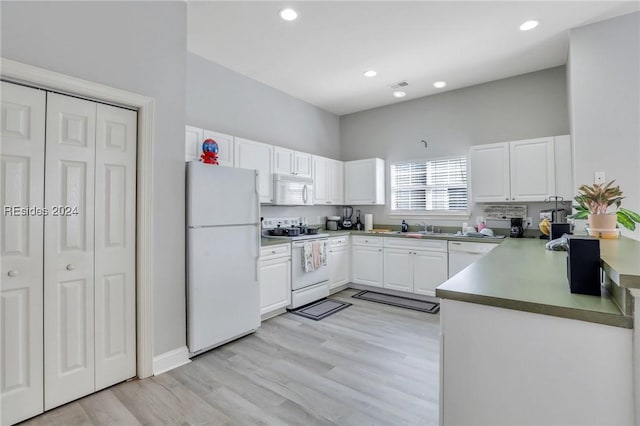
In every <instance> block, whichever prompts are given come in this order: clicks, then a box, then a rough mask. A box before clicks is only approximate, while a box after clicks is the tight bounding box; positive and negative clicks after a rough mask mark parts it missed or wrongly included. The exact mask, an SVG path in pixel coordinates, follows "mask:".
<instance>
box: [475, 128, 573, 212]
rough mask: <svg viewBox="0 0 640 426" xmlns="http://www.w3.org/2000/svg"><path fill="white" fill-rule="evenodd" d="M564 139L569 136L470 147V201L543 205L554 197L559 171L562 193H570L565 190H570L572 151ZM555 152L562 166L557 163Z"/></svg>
mask: <svg viewBox="0 0 640 426" xmlns="http://www.w3.org/2000/svg"><path fill="white" fill-rule="evenodd" d="M556 139H557V140H559V143H560V147H559V148H556V147H555V140H556ZM567 139H568V136H559V137H553V136H550V137H546V138H536V139H526V140H521V141H513V142H502V143H494V144H488V145H476V146H472V147H471V150H470V157H471V188H472V196H473V201H474V202H477V203H483V202H503V201H520V202H527V201H544V200H545V199H547V198H549V196H552V195H556V191H557V189H556V172H557V171H558V170H559V171H560V177H561V182H562V183H561V186H562V189H563V191H565V192H567V191H569V192H570V189H567V188H571V187H572V183H571V173H572V172H571V147H570V143H569V144H568V145H567V142H566V140H567ZM567 150H568V152H567ZM556 151H557V152H559V155H560V161H561V163H562V165H559V164H558V163H557V160H556V158H555V157H556ZM567 170H568V171H567ZM567 180H568V181H569V182H566V181H567ZM563 196H564V195H563ZM569 198H570V197H569Z"/></svg>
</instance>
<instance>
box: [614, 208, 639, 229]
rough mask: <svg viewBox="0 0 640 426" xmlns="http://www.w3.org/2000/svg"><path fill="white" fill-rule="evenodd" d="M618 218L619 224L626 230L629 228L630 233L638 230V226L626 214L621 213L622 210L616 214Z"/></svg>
mask: <svg viewBox="0 0 640 426" xmlns="http://www.w3.org/2000/svg"><path fill="white" fill-rule="evenodd" d="M616 216H617V218H618V223H619V224H620V225H622V226H624V227H625V228H627V229H628V230H630V231H635V230H636V224H635V223H634V221H633V220H631V218H630V217H629V216H627V215H626V214H625V213H624V212H621V211H620V210H618V211H617V212H616Z"/></svg>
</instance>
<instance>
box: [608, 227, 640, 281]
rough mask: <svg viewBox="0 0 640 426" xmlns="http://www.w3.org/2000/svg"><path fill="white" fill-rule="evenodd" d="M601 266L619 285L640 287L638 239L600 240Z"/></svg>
mask: <svg viewBox="0 0 640 426" xmlns="http://www.w3.org/2000/svg"><path fill="white" fill-rule="evenodd" d="M600 258H601V259H602V268H603V269H604V270H605V271H606V272H607V273H608V274H609V276H610V277H611V279H612V280H613V281H614V282H616V283H617V284H618V285H619V286H621V287H627V288H640V241H636V240H632V239H630V238H624V237H623V238H620V239H616V240H605V239H603V240H600Z"/></svg>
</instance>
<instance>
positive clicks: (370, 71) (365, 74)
mask: <svg viewBox="0 0 640 426" xmlns="http://www.w3.org/2000/svg"><path fill="white" fill-rule="evenodd" d="M377 74H378V73H377V72H375V71H374V70H369V71H365V72H364V76H365V77H375V76H376V75H377Z"/></svg>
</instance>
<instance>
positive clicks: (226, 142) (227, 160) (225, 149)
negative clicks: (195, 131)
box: [201, 130, 233, 167]
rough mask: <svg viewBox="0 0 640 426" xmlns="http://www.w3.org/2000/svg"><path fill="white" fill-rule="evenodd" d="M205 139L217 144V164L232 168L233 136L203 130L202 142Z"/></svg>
mask: <svg viewBox="0 0 640 426" xmlns="http://www.w3.org/2000/svg"><path fill="white" fill-rule="evenodd" d="M205 139H213V140H214V141H216V143H217V144H218V164H219V165H221V166H227V167H233V136H231V135H226V134H224V133H218V132H212V131H211V130H204V134H203V137H202V141H204V140H205ZM201 149H202V148H201Z"/></svg>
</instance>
